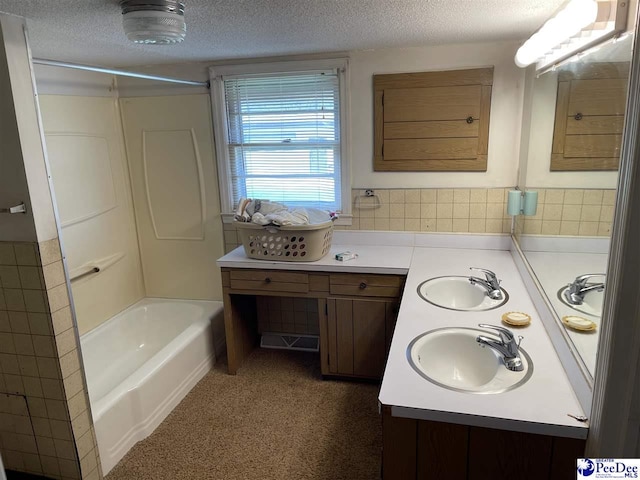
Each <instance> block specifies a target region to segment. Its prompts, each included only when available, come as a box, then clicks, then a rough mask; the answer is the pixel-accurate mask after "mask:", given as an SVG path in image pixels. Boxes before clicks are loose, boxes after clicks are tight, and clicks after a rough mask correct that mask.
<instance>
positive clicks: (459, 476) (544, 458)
mask: <svg viewBox="0 0 640 480" xmlns="http://www.w3.org/2000/svg"><path fill="white" fill-rule="evenodd" d="M382 439H383V446H382V480H442V479H446V480H484V479H487V478H496V479H498V478H509V479H514V480H529V479H531V480H534V479H535V480H538V479H547V480H560V479H566V478H575V474H576V473H575V472H576V459H577V458H581V457H582V456H584V448H585V440H580V439H575V438H565V437H554V436H550V435H537V434H533V433H524V432H513V431H509V430H498V429H493V428H483V427H475V426H468V425H458V424H451V423H443V422H434V421H429V420H414V419H410V418H398V417H393V416H392V415H391V407H389V406H383V407H382Z"/></svg>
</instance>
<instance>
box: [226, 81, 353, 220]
mask: <svg viewBox="0 0 640 480" xmlns="http://www.w3.org/2000/svg"><path fill="white" fill-rule="evenodd" d="M223 84H224V96H225V106H226V117H227V128H228V136H227V138H228V144H227V148H228V155H229V167H230V175H231V178H230V181H231V190H232V191H231V193H232V197H233V205H234V207H235V206H236V205H237V203H238V201H239V199H240V198H242V197H246V198H260V199H268V200H272V201H278V202H282V203H285V204H286V205H288V206H298V205H300V206H310V207H317V208H324V209H329V210H338V209H340V206H341V199H340V192H341V182H340V171H341V169H340V98H339V97H340V89H339V78H338V75H337V73H336V72H335V71H325V72H318V71H315V72H301V73H295V74H261V75H243V76H237V77H223Z"/></svg>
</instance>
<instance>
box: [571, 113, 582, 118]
mask: <svg viewBox="0 0 640 480" xmlns="http://www.w3.org/2000/svg"><path fill="white" fill-rule="evenodd" d="M573 118H575V119H576V120H582V114H581V113H580V112H578V113H576V114H575V115H574V116H573Z"/></svg>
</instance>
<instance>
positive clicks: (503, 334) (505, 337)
mask: <svg viewBox="0 0 640 480" xmlns="http://www.w3.org/2000/svg"><path fill="white" fill-rule="evenodd" d="M478 326H479V327H482V328H489V329H491V330H495V331H496V332H498V335H499V336H500V339H501V340H502V341H503V342H504V343H510V342H512V341H514V338H515V336H514V335H513V332H512V331H511V330H509V329H508V328H504V327H499V326H497V325H488V324H486V323H479V324H478ZM520 340H522V337H520Z"/></svg>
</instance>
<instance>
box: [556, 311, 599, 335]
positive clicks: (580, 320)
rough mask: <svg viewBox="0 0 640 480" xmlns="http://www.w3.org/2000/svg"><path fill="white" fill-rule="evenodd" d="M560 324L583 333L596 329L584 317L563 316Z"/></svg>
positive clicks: (592, 323) (593, 324) (594, 325)
mask: <svg viewBox="0 0 640 480" xmlns="http://www.w3.org/2000/svg"><path fill="white" fill-rule="evenodd" d="M562 323H564V324H565V325H566V326H567V327H570V328H573V329H574V330H582V331H584V332H590V331H592V330H595V329H596V324H595V323H594V322H592V321H591V320H588V319H586V318H584V317H579V316H578V315H565V316H564V317H562Z"/></svg>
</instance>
